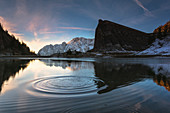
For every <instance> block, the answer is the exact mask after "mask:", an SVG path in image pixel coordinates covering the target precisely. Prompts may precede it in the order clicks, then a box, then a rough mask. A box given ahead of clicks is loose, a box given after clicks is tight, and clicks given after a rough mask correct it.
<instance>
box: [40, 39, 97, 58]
mask: <svg viewBox="0 0 170 113" xmlns="http://www.w3.org/2000/svg"><path fill="white" fill-rule="evenodd" d="M93 46H94V39H88V38H84V37H76V38H73V39H72V40H71V41H69V42H67V43H66V42H62V44H55V45H52V44H50V45H46V46H44V47H43V48H41V49H40V50H39V51H38V55H39V56H50V55H53V54H56V53H65V52H67V51H69V50H70V51H78V52H83V53H85V52H87V51H88V50H91V49H93Z"/></svg>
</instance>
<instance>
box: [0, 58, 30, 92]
mask: <svg viewBox="0 0 170 113" xmlns="http://www.w3.org/2000/svg"><path fill="white" fill-rule="evenodd" d="M29 62H30V60H14V59H5V60H3V59H0V64H1V66H0V92H1V90H2V85H3V83H4V82H5V81H8V80H9V78H10V77H13V78H14V77H15V76H16V73H17V72H19V71H20V70H21V69H22V70H24V69H25V68H26V67H27V64H28V63H29Z"/></svg>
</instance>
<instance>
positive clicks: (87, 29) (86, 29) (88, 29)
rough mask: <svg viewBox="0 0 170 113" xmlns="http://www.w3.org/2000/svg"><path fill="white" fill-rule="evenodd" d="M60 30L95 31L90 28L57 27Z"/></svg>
mask: <svg viewBox="0 0 170 113" xmlns="http://www.w3.org/2000/svg"><path fill="white" fill-rule="evenodd" d="M57 28H59V29H71V30H85V31H94V29H90V28H82V27H57Z"/></svg>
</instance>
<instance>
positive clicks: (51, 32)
mask: <svg viewBox="0 0 170 113" xmlns="http://www.w3.org/2000/svg"><path fill="white" fill-rule="evenodd" d="M56 33H64V31H45V32H40V34H56Z"/></svg>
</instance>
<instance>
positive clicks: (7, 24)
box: [0, 16, 24, 39]
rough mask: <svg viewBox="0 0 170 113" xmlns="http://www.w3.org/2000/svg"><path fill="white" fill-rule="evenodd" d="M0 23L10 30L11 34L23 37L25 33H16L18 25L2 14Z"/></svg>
mask: <svg viewBox="0 0 170 113" xmlns="http://www.w3.org/2000/svg"><path fill="white" fill-rule="evenodd" d="M0 23H1V24H2V26H3V28H4V29H5V30H7V31H8V33H9V34H11V35H12V34H13V35H14V36H16V37H17V38H20V39H22V38H23V37H22V36H23V35H24V34H21V33H16V29H15V26H16V25H15V24H13V23H11V22H9V21H7V20H6V19H5V18H4V17H2V16H0Z"/></svg>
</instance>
